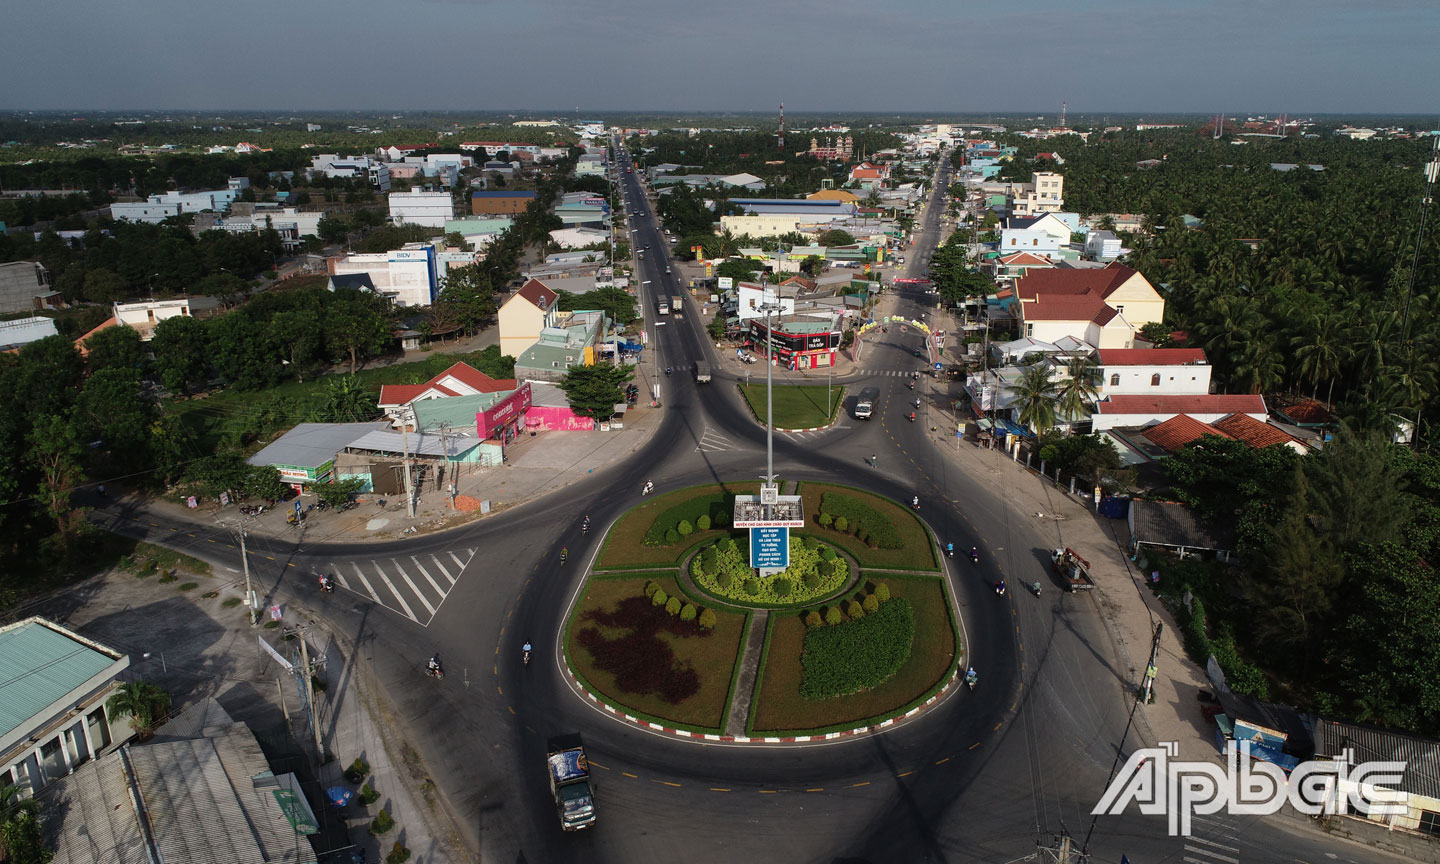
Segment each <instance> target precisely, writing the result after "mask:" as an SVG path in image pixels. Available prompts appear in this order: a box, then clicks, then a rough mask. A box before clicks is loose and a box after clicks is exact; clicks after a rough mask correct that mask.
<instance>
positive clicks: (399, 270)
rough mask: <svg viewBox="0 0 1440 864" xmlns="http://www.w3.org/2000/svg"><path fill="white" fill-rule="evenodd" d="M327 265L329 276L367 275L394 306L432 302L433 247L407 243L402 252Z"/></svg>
mask: <svg viewBox="0 0 1440 864" xmlns="http://www.w3.org/2000/svg"><path fill="white" fill-rule="evenodd" d="M328 263H329V268H328V269H329V272H330V275H331V276H349V275H356V274H361V273H363V274H365V275H368V276H369V277H370V283H371V284H372V285H374V286H375V290H376V291H377V292H378V293H380V294H383V295H385V296H387V297H390V298H392V299H393V300H394V302H395V305H397V306H429V305H430V304H431V303H434V302H435V294H436V292H437V290H438V287H439V273H438V272H437V267H436V260H435V247H434V245H433V244H430V243H407V244H405V247H404V248H402V249H393V250H391V251H389V252H375V253H365V254H359V255H348V256H344V257H336V258H331V259H330V260H329V262H328Z"/></svg>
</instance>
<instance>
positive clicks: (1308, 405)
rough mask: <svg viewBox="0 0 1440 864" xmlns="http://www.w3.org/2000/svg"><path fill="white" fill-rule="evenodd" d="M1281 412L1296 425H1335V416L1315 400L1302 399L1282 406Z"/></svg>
mask: <svg viewBox="0 0 1440 864" xmlns="http://www.w3.org/2000/svg"><path fill="white" fill-rule="evenodd" d="M1280 410H1281V411H1283V412H1284V413H1285V416H1286V417H1289V418H1290V419H1291V420H1294V421H1295V422H1296V423H1333V422H1335V415H1333V414H1331V413H1330V412H1329V410H1327V409H1326V408H1325V405H1324V404H1323V403H1320V402H1317V401H1315V400H1314V399H1302V400H1300V401H1298V402H1293V403H1291V404H1289V405H1282V406H1281V407H1280Z"/></svg>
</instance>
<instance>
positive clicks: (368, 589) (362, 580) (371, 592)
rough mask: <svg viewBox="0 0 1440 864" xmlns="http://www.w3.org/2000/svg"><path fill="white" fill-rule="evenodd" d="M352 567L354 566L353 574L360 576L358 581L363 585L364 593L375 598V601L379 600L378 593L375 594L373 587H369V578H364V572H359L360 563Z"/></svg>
mask: <svg viewBox="0 0 1440 864" xmlns="http://www.w3.org/2000/svg"><path fill="white" fill-rule="evenodd" d="M354 567H355V575H356V576H358V577H359V578H360V583H361V584H362V585H364V586H365V593H366V594H369V595H370V597H371V598H372V599H374V600H375V602H377V603H378V602H380V595H379V594H376V593H375V589H374V588H372V587H370V580H369V579H366V578H365V574H364V573H361V572H360V565H359V564H356V565H354Z"/></svg>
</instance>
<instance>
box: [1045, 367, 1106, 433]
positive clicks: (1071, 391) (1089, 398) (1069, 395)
mask: <svg viewBox="0 0 1440 864" xmlns="http://www.w3.org/2000/svg"><path fill="white" fill-rule="evenodd" d="M1065 371H1066V373H1067V374H1068V375H1069V377H1068V378H1066V379H1065V380H1064V381H1061V382H1060V383H1059V389H1058V392H1057V393H1056V407H1057V408H1058V409H1059V410H1060V416H1061V417H1064V418H1065V419H1066V420H1070V421H1072V422H1073V421H1075V420H1079V419H1080V418H1081V417H1083V416H1085V413H1086V411H1087V410H1088V409H1089V407H1090V403H1092V402H1094V401H1095V400H1096V398H1098V397H1099V395H1100V367H1099V366H1096V365H1095V364H1094V363H1093V362H1092V361H1091V360H1090V358H1089V357H1072V358H1071V359H1070V362H1069V363H1067V364H1066V365H1065Z"/></svg>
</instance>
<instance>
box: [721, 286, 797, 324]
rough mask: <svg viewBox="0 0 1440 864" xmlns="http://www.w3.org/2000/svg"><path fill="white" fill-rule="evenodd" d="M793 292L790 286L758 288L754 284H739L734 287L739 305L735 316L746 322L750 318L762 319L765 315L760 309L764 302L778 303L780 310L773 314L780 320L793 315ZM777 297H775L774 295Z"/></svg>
mask: <svg viewBox="0 0 1440 864" xmlns="http://www.w3.org/2000/svg"><path fill="white" fill-rule="evenodd" d="M795 292H796V289H795V288H794V287H791V286H778V285H767V286H760V285H757V284H755V283H754V282H741V283H739V284H738V285H736V286H735V294H736V298H737V299H738V300H739V304H738V305H737V307H736V309H735V315H736V317H738V318H739V319H740V320H741V321H748V320H749V319H751V318H764V317H765V313H764V312H762V311H760V307H761V306H763V305H765V303H766V302H770V303H777V302H778V303H779V305H780V308H779V309H777V310H775V312H774V313H773V314H774V315H777V316H779V317H781V318H783V317H785V316H787V315H794V314H795ZM777 294H778V295H779V296H776V295H777Z"/></svg>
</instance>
